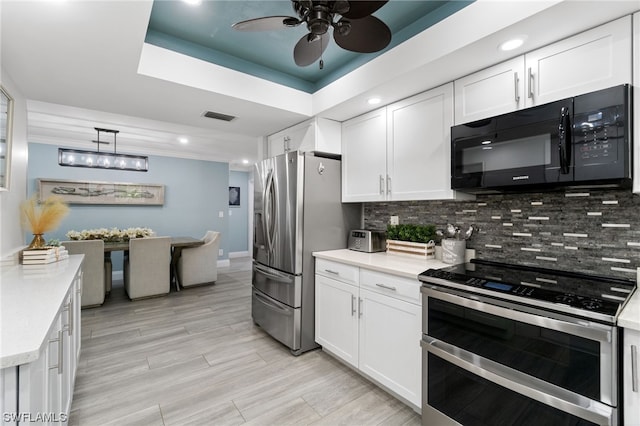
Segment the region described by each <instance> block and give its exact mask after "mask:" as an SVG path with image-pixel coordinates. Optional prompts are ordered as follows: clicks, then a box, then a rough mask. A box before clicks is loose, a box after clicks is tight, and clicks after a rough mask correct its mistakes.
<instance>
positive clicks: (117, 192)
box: [38, 179, 164, 206]
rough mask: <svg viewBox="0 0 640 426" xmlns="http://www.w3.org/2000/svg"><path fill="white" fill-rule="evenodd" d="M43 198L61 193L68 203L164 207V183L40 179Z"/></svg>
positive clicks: (39, 183)
mask: <svg viewBox="0 0 640 426" xmlns="http://www.w3.org/2000/svg"><path fill="white" fill-rule="evenodd" d="M38 193H39V199H40V201H42V200H44V199H45V198H47V197H49V196H50V195H59V196H60V197H62V199H63V200H64V201H66V202H67V203H69V204H109V205H111V204H122V205H145V206H161V205H163V204H164V185H158V184H150V183H123V182H92V181H78V180H52V179H38Z"/></svg>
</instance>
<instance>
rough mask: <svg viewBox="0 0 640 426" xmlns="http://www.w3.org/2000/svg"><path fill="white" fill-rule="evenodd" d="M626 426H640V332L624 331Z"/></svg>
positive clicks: (623, 380)
mask: <svg viewBox="0 0 640 426" xmlns="http://www.w3.org/2000/svg"><path fill="white" fill-rule="evenodd" d="M622 359H623V361H622V363H623V367H622V372H623V374H622V382H623V383H622V387H623V392H624V424H625V425H626V426H638V425H640V416H639V415H638V414H639V413H640V331H636V330H631V329H628V328H625V329H624V345H623V349H622Z"/></svg>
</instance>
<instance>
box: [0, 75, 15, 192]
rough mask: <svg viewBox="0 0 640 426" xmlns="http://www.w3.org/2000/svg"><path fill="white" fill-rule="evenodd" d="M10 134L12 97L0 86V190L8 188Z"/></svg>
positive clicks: (11, 126)
mask: <svg viewBox="0 0 640 426" xmlns="http://www.w3.org/2000/svg"><path fill="white" fill-rule="evenodd" d="M12 134H13V98H12V97H11V96H10V95H9V93H8V92H7V91H6V90H5V88H4V87H2V86H0V191H8V190H9V180H10V178H11V138H12Z"/></svg>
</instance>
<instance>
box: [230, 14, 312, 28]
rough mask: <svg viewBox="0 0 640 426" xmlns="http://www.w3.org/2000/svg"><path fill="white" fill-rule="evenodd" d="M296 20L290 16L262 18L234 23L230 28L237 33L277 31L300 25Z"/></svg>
mask: <svg viewBox="0 0 640 426" xmlns="http://www.w3.org/2000/svg"><path fill="white" fill-rule="evenodd" d="M301 23H302V22H301V21H300V20H299V19H298V18H293V17H291V16H265V17H264V18H255V19H248V20H246V21H240V22H236V23H235V24H233V25H231V28H233V29H234V30H238V31H269V30H279V29H281V28H284V27H292V26H296V25H299V24H301Z"/></svg>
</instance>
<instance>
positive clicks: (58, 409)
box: [2, 269, 82, 424]
mask: <svg viewBox="0 0 640 426" xmlns="http://www.w3.org/2000/svg"><path fill="white" fill-rule="evenodd" d="M81 293H82V270H81V269H80V270H78V273H77V275H76V277H75V279H74V280H73V283H72V285H71V286H70V287H69V291H68V293H67V295H66V297H65V299H64V302H63V304H62V307H61V308H60V310H59V311H58V314H57V315H56V317H55V319H54V320H53V322H52V324H51V328H50V330H49V335H48V336H47V338H46V340H45V342H44V344H43V346H42V349H41V350H40V355H39V356H38V359H36V360H35V361H32V362H30V363H28V364H21V365H19V366H17V367H9V368H6V369H4V370H2V373H3V376H5V378H13V377H14V376H15V380H12V383H15V387H13V385H12V388H13V389H17V395H15V392H14V391H13V389H9V390H8V389H7V382H6V381H4V386H3V387H4V390H3V393H5V395H4V397H3V406H4V407H3V410H5V411H3V423H2V424H22V423H30V422H31V423H33V422H35V423H37V424H61V423H62V424H66V423H67V421H68V417H69V413H70V412H71V402H72V399H73V387H74V383H75V376H76V370H77V365H78V357H79V354H80V326H81V322H80V305H81Z"/></svg>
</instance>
